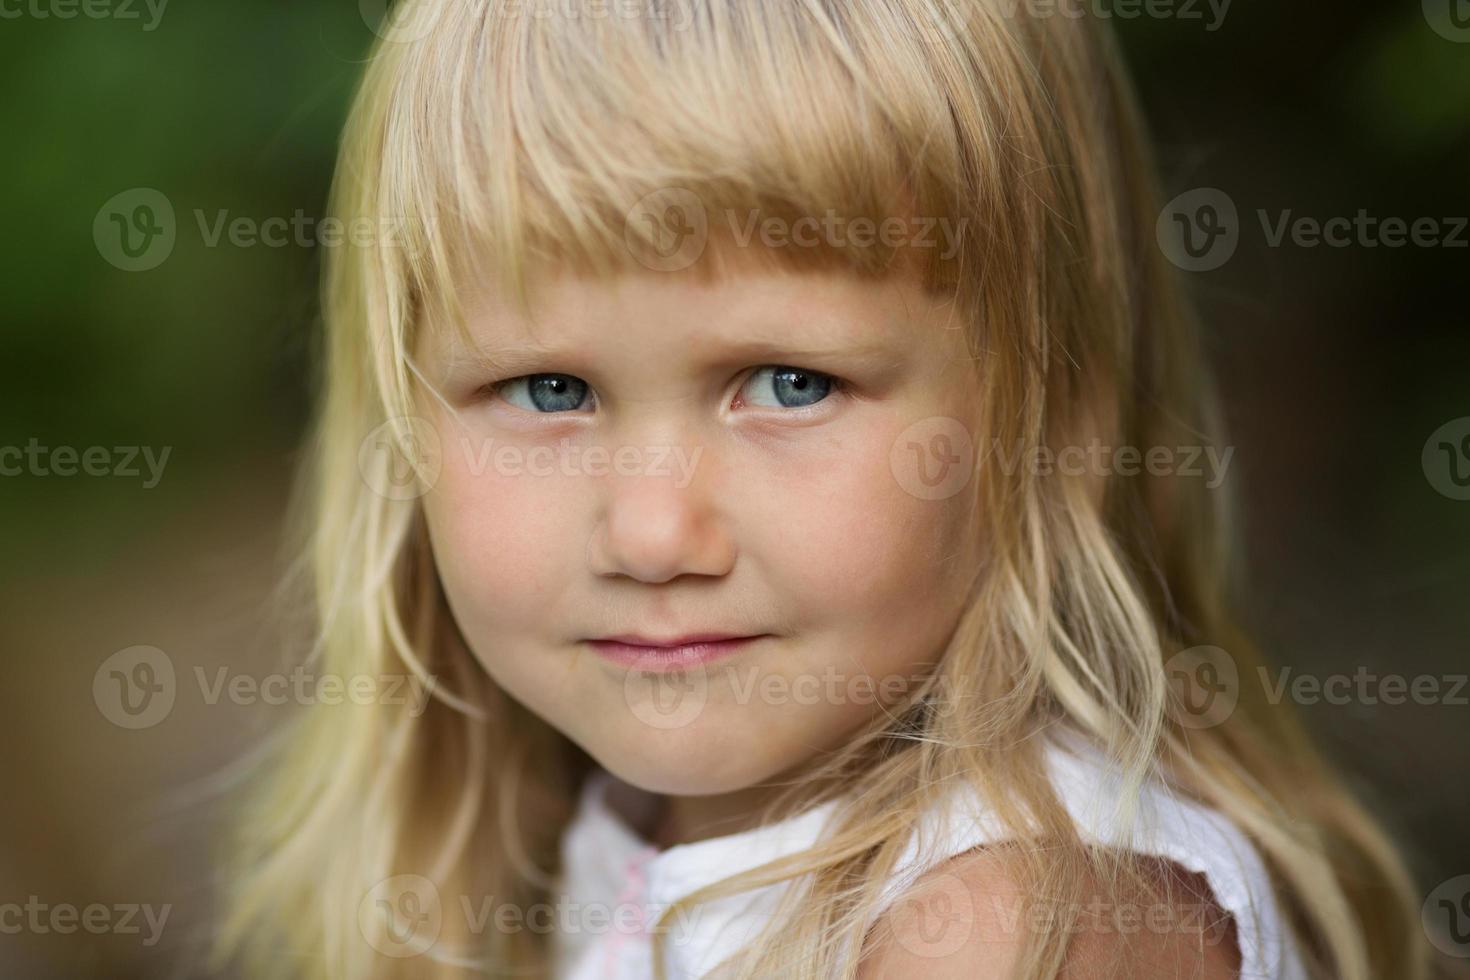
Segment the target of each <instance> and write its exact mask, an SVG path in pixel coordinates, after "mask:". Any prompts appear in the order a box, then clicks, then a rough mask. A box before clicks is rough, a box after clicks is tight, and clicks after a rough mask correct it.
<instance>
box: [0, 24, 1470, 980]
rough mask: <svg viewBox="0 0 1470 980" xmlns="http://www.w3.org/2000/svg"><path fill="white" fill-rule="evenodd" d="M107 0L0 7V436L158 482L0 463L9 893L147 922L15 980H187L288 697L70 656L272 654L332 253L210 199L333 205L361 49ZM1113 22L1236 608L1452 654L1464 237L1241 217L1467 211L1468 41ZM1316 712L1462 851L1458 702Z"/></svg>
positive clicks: (205, 660) (1413, 838)
mask: <svg viewBox="0 0 1470 980" xmlns="http://www.w3.org/2000/svg"><path fill="white" fill-rule="evenodd" d="M1453 2H1458V0H1453ZM121 4H122V0H118V2H117V3H115V4H112V5H111V8H107V7H106V5H105V4H104V5H103V7H104V8H105V9H111V10H113V15H110V16H106V17H88V16H83V15H80V14H79V15H78V16H76V17H73V18H71V19H62V18H61V17H59V16H56V14H57V13H58V12H60V10H62V9H70V8H68V7H66V5H65V0H61V2H56V0H44V2H43V0H25V2H24V3H18V2H15V0H7V2H4V3H0V13H3V17H0V79H3V82H4V84H3V92H4V95H3V96H0V133H3V134H4V135H5V142H6V152H5V154H4V157H3V161H4V162H3V164H0V166H3V167H4V168H5V172H6V177H5V180H4V181H3V183H0V208H3V214H4V216H5V227H6V230H7V234H6V235H4V236H3V238H0V279H3V282H4V305H3V325H4V326H3V339H0V364H3V365H4V369H5V370H4V384H5V395H4V400H5V411H4V415H3V420H4V430H3V433H0V446H25V445H27V444H28V443H29V442H30V441H31V440H33V439H34V440H36V442H38V443H39V444H41V445H43V446H52V447H54V446H63V445H64V446H75V447H78V448H79V449H81V448H85V447H89V446H104V447H115V446H149V447H153V449H154V451H155V453H157V452H159V451H161V448H162V447H170V456H169V458H168V460H167V463H166V467H165V469H164V471H163V475H162V478H161V479H160V480H159V481H158V482H157V485H156V486H152V487H146V486H144V483H145V482H146V480H145V478H144V477H141V476H140V477H133V478H129V477H124V476H104V477H87V476H81V475H78V476H71V477H66V476H59V475H50V476H45V477H41V476H36V475H31V474H27V475H21V476H4V477H0V507H3V511H0V512H3V514H4V516H5V524H4V542H5V547H4V550H3V553H0V576H3V581H4V588H3V591H0V596H3V598H0V602H3V616H0V639H3V643H4V647H3V654H4V657H5V661H6V663H7V664H8V665H9V666H10V668H11V669H10V671H9V672H8V674H7V678H8V683H5V684H0V718H3V724H4V733H5V737H4V739H3V740H0V772H3V773H4V775H5V779H4V783H3V789H4V791H5V797H6V798H5V800H4V802H3V803H0V904H3V903H21V904H23V903H26V902H27V901H28V900H30V899H31V897H32V896H35V897H36V898H37V899H38V900H40V901H42V902H47V903H50V904H52V905H55V904H59V903H72V904H74V905H77V906H79V907H80V906H85V905H87V904H89V903H103V904H107V905H109V906H115V905H118V904H123V903H134V904H143V903H148V904H151V905H153V906H155V907H161V906H164V905H168V906H170V907H171V910H172V911H171V917H170V919H169V920H168V924H167V927H166V928H165V929H164V930H163V933H162V938H161V939H160V941H158V942H156V943H154V944H151V945H150V944H147V943H145V941H144V940H145V939H146V938H147V930H146V928H145V929H144V930H143V933H142V934H141V935H122V934H115V933H114V934H108V935H90V934H87V933H86V932H85V931H80V930H79V931H77V932H75V933H72V934H57V933H56V932H54V931H45V932H42V931H40V930H36V929H22V930H21V931H20V932H19V934H8V933H5V932H0V975H3V976H16V977H22V976H23V977H33V978H45V977H78V976H96V977H159V976H171V975H178V976H188V975H192V974H191V973H189V972H187V971H189V970H191V969H192V967H190V966H186V965H184V964H187V963H189V959H188V957H189V954H190V953H191V952H192V951H194V950H195V949H196V947H197V938H196V937H197V930H198V929H199V928H200V927H201V926H202V924H203V923H205V922H206V921H207V917H208V896H209V891H210V888H211V886H212V881H211V877H210V875H211V871H210V862H209V859H208V855H207V853H206V851H205V846H206V844H207V840H208V834H209V830H210V827H209V825H208V821H206V820H202V819H201V818H200V816H199V814H200V812H201V811H200V809H199V808H198V807H197V806H196V805H195V804H194V803H193V802H192V801H193V800H194V799H195V798H196V797H197V794H198V793H199V792H200V791H201V787H205V786H207V785H208V781H209V780H211V779H217V778H221V777H223V776H225V775H227V774H228V772H229V765H230V762H231V760H233V759H235V758H236V757H237V756H238V754H239V751H240V748H241V746H242V745H243V744H244V743H245V740H246V739H247V737H248V736H249V735H250V733H251V732H252V731H254V730H257V729H258V728H259V727H261V726H268V725H269V723H270V712H271V710H279V709H269V708H264V709H262V708H248V707H242V706H236V705H230V704H229V703H228V702H223V701H222V702H221V703H219V704H217V705H201V704H198V703H194V702H195V701H197V698H196V699H194V700H193V701H188V700H187V699H184V698H181V699H180V703H179V705H178V707H177V708H176V709H175V710H174V711H173V713H172V714H171V715H170V716H169V717H168V718H167V719H166V720H165V721H164V722H162V723H161V724H158V725H156V726H153V727H150V728H146V729H141V730H136V731H131V730H125V729H123V728H120V727H118V726H116V725H114V724H112V723H111V722H109V721H108V720H107V719H106V718H104V717H103V716H102V714H101V713H100V712H99V710H98V708H97V706H96V704H95V703H94V701H93V697H92V694H91V691H92V682H93V677H94V673H95V672H96V671H97V670H98V668H99V666H100V665H101V664H102V663H103V661H105V660H106V659H107V658H108V657H109V656H110V655H112V654H113V653H114V652H116V651H119V650H122V649H124V648H127V647H130V646H133V645H137V644H146V645H150V646H156V647H158V648H160V649H163V650H166V651H168V652H169V654H170V656H171V657H172V658H173V659H174V662H175V663H176V664H178V665H179V668H180V670H181V671H187V672H192V671H193V670H194V669H195V668H196V667H197V668H201V669H204V670H206V671H208V672H210V674H211V676H213V673H212V672H213V671H214V670H215V669H217V668H218V667H219V666H221V665H230V666H231V669H232V670H236V671H239V670H242V669H247V670H248V669H249V665H252V664H273V663H274V658H275V657H276V656H277V652H276V651H274V650H272V649H271V645H270V642H269V630H268V629H266V628H265V627H264V626H263V625H262V623H263V616H264V612H265V607H264V599H265V596H266V594H267V592H268V591H269V588H270V586H271V584H272V582H273V580H274V577H275V572H276V566H275V564H274V562H275V560H276V551H275V549H276V532H277V524H278V521H279V519H280V515H281V512H282V507H283V505H284V502H285V495H286V485H287V479H288V475H289V473H290V469H291V466H292V464H293V462H294V459H295V453H296V446H297V442H298V438H299V435H300V433H301V430H302V425H303V421H304V418H305V413H306V409H307V405H308V378H309V369H308V368H309V351H310V349H311V337H312V331H313V329H314V327H315V317H316V313H317V305H316V277H317V273H318V265H319V255H318V251H319V250H318V249H317V248H315V247H311V246H309V245H308V246H301V245H297V244H295V243H291V244H287V245H284V246H281V247H271V246H268V245H264V244H258V245H256V246H254V247H238V246H233V245H230V244H228V243H227V242H222V243H221V244H219V245H217V246H215V247H210V246H209V245H208V244H207V243H206V240H205V236H203V235H202V234H201V232H200V230H199V228H198V225H197V222H196V218H195V211H196V209H198V210H202V211H203V212H204V213H205V215H206V216H207V220H209V221H210V222H213V221H215V220H216V219H217V218H218V217H219V216H220V212H227V213H228V214H227V218H228V219H233V218H236V217H246V218H250V219H253V220H255V221H262V220H264V219H267V218H272V217H275V218H285V219H290V218H291V217H292V216H293V215H295V214H296V213H297V211H298V210H299V211H301V212H302V213H303V214H304V215H306V216H309V217H311V218H319V217H320V216H322V215H323V212H324V207H325V198H326V190H327V186H328V180H329V177H330V172H331V164H332V159H333V154H334V151H335V144H336V139H337V135H338V132H339V129H340V127H341V124H342V121H343V117H344V113H345V110H346V105H347V100H348V98H349V95H350V92H351V88H352V86H353V84H354V82H355V80H356V78H357V76H358V74H359V72H360V70H361V66H362V60H363V58H364V57H365V55H366V52H367V50H368V47H369V44H370V41H371V39H372V33H371V30H370V28H369V25H368V23H367V19H366V18H365V16H364V14H363V13H362V11H361V10H360V8H359V5H358V4H356V3H353V2H350V0H337V2H331V3H329V2H325V0H296V2H294V3H290V4H281V3H265V2H248V0H234V2H229V3H221V2H216V3H210V4H201V3H194V2H188V0H174V2H173V3H170V4H168V5H167V6H166V7H165V8H164V9H163V11H162V14H161V16H158V17H156V19H155V16H154V14H153V13H152V12H150V10H149V9H148V8H147V7H146V6H144V5H143V4H141V3H136V4H129V5H128V9H129V10H131V12H132V13H134V14H136V16H135V17H132V18H129V17H125V16H123V7H122V6H121ZM366 6H368V7H369V8H371V6H372V5H371V4H366ZM1430 6H1433V4H1431V5H1430ZM37 11H43V12H49V14H50V15H49V16H45V17H42V16H37ZM1441 26H1443V25H1441ZM1117 28H1118V30H1119V33H1120V34H1121V36H1122V37H1123V40H1124V43H1125V47H1126V49H1127V52H1128V55H1129V58H1130V61H1131V63H1132V66H1133V69H1134V72H1135V75H1136V79H1137V83H1138V86H1139V88H1140V90H1141V93H1142V96H1143V100H1144V103H1145V106H1146V109H1147V112H1148V116H1149V118H1150V121H1151V125H1152V126H1153V129H1154V136H1155V139H1156V145H1157V147H1158V151H1159V155H1160V160H1161V163H1162V165H1163V169H1164V176H1165V180H1166V183H1167V186H1168V187H1169V188H1170V193H1171V195H1172V194H1174V193H1179V192H1182V191H1186V190H1189V189H1192V188H1198V187H1215V188H1219V189H1221V190H1223V191H1225V192H1226V193H1227V194H1228V195H1229V196H1230V197H1231V199H1232V200H1233V201H1234V203H1235V204H1236V205H1237V207H1238V208H1239V212H1240V217H1241V222H1242V233H1241V243H1240V247H1239V249H1238V251H1237V253H1236V254H1235V256H1234V257H1233V258H1232V259H1231V260H1230V261H1229V262H1227V263H1226V264H1225V265H1224V266H1223V267H1221V268H1219V269H1216V270H1214V271H1210V272H1203V273H1198V274H1195V275H1193V276H1192V282H1193V285H1194V287H1195V290H1196V293H1197V295H1198V297H1199V300H1200V302H1201V303H1202V305H1203V307H1204V310H1205V313H1206V316H1207V319H1208V322H1209V324H1210V331H1211V332H1210V341H1209V346H1210V350H1211V353H1212V355H1213V357H1214V358H1215V360H1216V363H1217V366H1218V370H1219V373H1220V378H1221V386H1222V389H1223V392H1224V395H1225V398H1226V402H1227V410H1228V418H1229V422H1230V425H1231V428H1232V432H1233V438H1232V442H1233V444H1234V445H1235V446H1236V447H1237V452H1236V455H1235V457H1234V460H1233V462H1232V470H1231V479H1232V480H1233V481H1236V482H1237V483H1238V485H1239V486H1240V488H1241V489H1242V491H1243V498H1244V516H1245V521H1244V525H1243V539H1242V541H1241V542H1240V543H1241V546H1242V548H1243V549H1244V551H1245V554H1246V557H1247V564H1248V567H1249V569H1250V574H1249V576H1248V590H1247V592H1248V594H1247V597H1246V598H1247V601H1248V609H1247V612H1248V614H1249V616H1250V619H1251V622H1252V623H1253V625H1254V626H1255V628H1256V629H1257V630H1258V631H1259V633H1260V634H1261V636H1262V638H1263V640H1264V641H1265V645H1266V647H1267V649H1268V650H1269V651H1270V653H1271V655H1272V656H1273V657H1274V658H1275V659H1276V660H1277V661H1278V662H1279V663H1282V664H1286V665H1291V666H1293V667H1295V668H1296V669H1298V670H1299V671H1307V672H1315V673H1319V674H1321V673H1330V672H1349V673H1350V672H1352V671H1354V670H1356V669H1358V668H1359V667H1360V666H1366V668H1367V669H1368V670H1370V671H1373V672H1376V673H1379V674H1383V673H1399V674H1403V675H1406V676H1408V677H1413V676H1416V675H1421V674H1428V675H1435V676H1438V677H1444V676H1445V675H1454V674H1464V673H1465V672H1467V671H1470V603H1467V601H1466V600H1467V585H1470V501H1464V500H1457V499H1452V498H1451V497H1450V496H1447V495H1445V494H1443V493H1441V492H1439V491H1437V490H1436V489H1435V486H1434V485H1433V483H1432V481H1431V479H1430V478H1429V476H1428V475H1427V474H1426V471H1425V468H1424V466H1423V465H1422V464H1421V450H1422V449H1423V448H1424V445H1425V441H1426V440H1427V439H1428V438H1429V436H1430V434H1431V433H1432V432H1434V431H1435V430H1436V429H1438V428H1439V427H1440V426H1441V425H1443V424H1445V423H1447V422H1450V421H1451V420H1453V419H1458V418H1463V417H1465V416H1470V331H1467V329H1466V328H1467V325H1470V324H1467V313H1466V303H1465V291H1466V288H1467V284H1470V275H1467V273H1470V249H1466V248H1464V247H1461V248H1458V249H1455V248H1446V247H1430V248H1424V247H1415V246H1413V245H1406V246H1404V247H1398V248H1389V247H1385V246H1381V245H1380V246H1379V247H1377V248H1367V247H1362V246H1352V247H1347V248H1333V247H1326V246H1319V247H1316V248H1303V247H1296V246H1293V245H1291V244H1287V245H1285V246H1283V247H1279V248H1273V247H1270V246H1269V244H1268V243H1267V241H1266V239H1265V236H1264V235H1263V234H1262V231H1261V228H1260V226H1259V223H1258V222H1257V220H1256V217H1255V214H1256V211H1257V209H1265V210H1267V211H1268V212H1270V213H1271V214H1272V215H1273V216H1274V215H1277V214H1278V213H1279V212H1281V211H1283V210H1285V209H1290V210H1291V211H1292V213H1293V215H1296V216H1311V217H1315V218H1318V219H1326V218H1330V217H1334V216H1339V215H1342V216H1348V217H1351V216H1353V215H1355V214H1356V213H1357V212H1358V211H1359V209H1366V210H1367V211H1368V212H1369V213H1370V214H1373V215H1376V216H1378V217H1380V218H1383V217H1390V216H1397V217H1401V218H1404V219H1407V220H1409V221H1412V220H1413V219H1415V218H1418V217H1423V216H1428V217H1433V218H1436V219H1447V218H1451V217H1454V216H1465V215H1470V183H1467V180H1466V174H1467V162H1470V155H1467V150H1470V37H1461V38H1459V39H1458V40H1456V39H1452V38H1451V37H1449V36H1446V35H1445V33H1443V32H1441V31H1437V30H1435V29H1434V28H1433V25H1432V23H1431V18H1430V17H1429V16H1427V15H1426V14H1425V12H1424V11H1423V10H1422V9H1421V7H1420V5H1419V4H1417V3H1390V2H1387V0H1383V2H1377V3H1363V4H1359V5H1355V6H1353V7H1352V8H1351V9H1343V8H1340V7H1326V8H1323V7H1320V6H1314V5H1305V4H1303V5H1288V4H1268V3H1244V2H1241V3H1237V4H1235V5H1233V6H1232V7H1230V8H1229V11H1228V15H1227V16H1226V18H1225V19H1224V21H1223V22H1222V23H1221V24H1220V25H1219V26H1218V29H1215V30H1207V29H1206V26H1205V24H1203V23H1201V22H1198V21H1184V20H1178V19H1154V20H1150V19H1147V18H1140V19H1134V20H1118V21H1117ZM134 188H153V189H156V190H158V191H160V192H162V194H163V195H165V196H166V198H167V199H168V200H169V201H170V202H171V204H172V206H173V208H174V211H175V214H176V218H177V229H178V232H177V241H176V244H175V246H174V248H173V251H172V253H171V254H170V255H169V256H168V258H167V259H166V260H165V261H163V262H162V264H160V265H158V266H157V267H156V268H152V269H150V270H148V271H141V272H128V271H123V270H122V269H119V268H117V267H116V266H115V265H113V264H111V263H110V262H109V261H107V260H106V258H105V257H104V255H103V253H102V252H101V251H100V250H99V248H98V246H97V244H96V243H95V241H94V237H93V224H94V220H95V219H97V216H98V213H99V210H100V209H102V208H103V206H104V204H105V203H106V202H108V201H109V200H110V199H112V198H113V197H114V196H115V195H117V194H119V193H122V192H125V191H129V190H130V189H134ZM1444 227H1445V228H1446V229H1448V228H1449V224H1448V223H1447V224H1445V225H1444ZM1462 240H1470V232H1466V233H1462ZM1466 462H1467V464H1470V460H1467V461H1466ZM145 472H146V471H145ZM1462 693H1465V694H1470V691H1466V692H1462ZM1303 710H1304V711H1305V712H1306V714H1307V717H1308V719H1309V722H1310V723H1311V724H1312V726H1313V727H1314V728H1315V729H1316V731H1317V732H1318V733H1319V734H1320V736H1321V738H1322V740H1323V743H1324V745H1325V746H1326V747H1327V748H1328V749H1329V751H1330V752H1331V753H1332V754H1333V756H1334V757H1335V758H1337V759H1338V760H1340V762H1341V763H1342V765H1343V767H1344V770H1345V771H1346V772H1347V774H1348V775H1349V777H1350V778H1351V779H1352V780H1353V782H1354V784H1355V785H1357V786H1358V787H1360V789H1361V791H1362V793H1363V794H1364V795H1365V797H1366V798H1367V799H1369V800H1370V801H1371V802H1372V804H1373V806H1374V807H1375V808H1376V809H1377V810H1378V811H1379V812H1380V813H1381V814H1382V815H1383V816H1384V818H1385V819H1386V820H1387V821H1388V823H1389V825H1390V827H1391V828H1392V829H1393V831H1394V832H1395V833H1396V834H1397V835H1398V837H1399V838H1400V839H1401V840H1402V841H1403V842H1404V843H1405V845H1406V846H1407V847H1409V848H1410V849H1411V855H1412V859H1413V861H1414V863H1415V871H1416V873H1417V875H1418V876H1419V880H1420V882H1421V884H1422V886H1423V891H1424V892H1425V893H1427V892H1428V890H1429V889H1430V888H1432V887H1434V885H1435V884H1437V883H1438V882H1440V881H1442V880H1445V879H1447V878H1451V877H1453V876H1456V875H1459V874H1465V873H1470V841H1467V839H1466V835H1465V832H1464V827H1465V816H1466V813H1467V812H1470V790H1467V786H1470V780H1467V779H1466V773H1467V771H1470V707H1467V706H1464V705H1449V704H1438V705H1414V704H1408V705H1399V706H1392V705H1385V704H1376V705H1374V704H1366V703H1354V704H1350V705H1328V704H1321V705H1317V706H1315V707H1310V706H1309V707H1306V708H1304V709H1303Z"/></svg>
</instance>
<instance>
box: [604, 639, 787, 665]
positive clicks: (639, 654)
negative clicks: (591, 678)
mask: <svg viewBox="0 0 1470 980" xmlns="http://www.w3.org/2000/svg"><path fill="white" fill-rule="evenodd" d="M759 639H761V637H759V636H743V637H740V638H739V639H733V640H718V641H715V642H712V643H690V644H687V645H686V646H678V647H643V646H635V645H634V644H631V643H618V642H615V641H613V640H588V641H587V645H588V646H590V647H591V648H592V649H593V650H595V651H596V652H597V654H598V656H600V657H603V658H604V659H606V660H611V661H612V662H613V663H615V664H619V665H621V666H623V667H631V668H635V669H637V670H643V671H649V672H653V673H657V672H662V671H669V670H681V669H683V668H686V667H695V666H698V665H700V664H707V663H710V662H712V661H715V660H723V659H724V658H725V657H730V656H734V655H735V654H737V653H739V652H741V651H742V650H744V649H745V648H746V647H748V646H750V644H752V643H754V642H755V641H756V640H759Z"/></svg>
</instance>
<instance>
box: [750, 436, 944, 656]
mask: <svg viewBox="0 0 1470 980" xmlns="http://www.w3.org/2000/svg"><path fill="white" fill-rule="evenodd" d="M888 428H889V427H883V428H881V429H875V430H874V432H873V433H872V434H871V435H870V436H864V437H863V438H861V439H853V440H843V441H842V442H841V443H840V444H839V445H837V446H835V447H834V448H836V449H837V450H838V451H836V452H833V453H832V454H830V455H829V456H826V457H825V458H823V459H821V460H819V461H818V460H814V461H812V462H811V463H810V464H808V465H804V466H802V467H801V468H800V469H799V470H795V471H791V470H788V471H787V473H786V476H784V477H775V476H772V477H770V478H769V479H767V480H766V481H765V482H764V485H763V488H762V489H763V492H762V493H761V494H760V499H761V501H762V503H761V505H760V511H759V515H760V516H759V521H758V524H759V527H760V528H761V530H759V531H758V532H754V533H758V534H759V536H760V539H761V541H762V544H761V545H760V549H759V550H760V553H761V554H762V555H763V556H764V557H763V559H762V563H763V565H764V566H765V567H766V571H767V574H768V575H769V576H770V578H771V581H772V582H773V583H775V584H778V585H779V587H780V588H781V589H782V591H783V592H784V593H786V594H787V595H789V596H790V597H791V600H792V602H791V608H793V610H795V611H796V612H797V613H798V614H799V615H800V616H801V618H802V620H803V621H805V622H809V623H810V624H811V625H813V626H816V625H818V624H820V627H821V628H822V629H824V630H827V631H831V632H833V633H834V634H835V633H841V634H842V635H843V637H844V642H845V643H846V644H847V647H848V649H851V650H853V651H855V652H856V651H863V653H864V659H865V660H866V661H870V662H871V661H872V660H873V659H874V658H877V657H890V658H892V659H893V660H895V661H896V662H903V661H905V660H907V659H909V658H910V657H911V656H919V657H920V659H922V658H923V657H925V656H928V655H929V654H930V653H932V652H933V651H932V650H931V649H928V648H927V647H928V645H929V644H930V643H931V642H932V641H933V640H934V638H935V637H942V636H943V634H944V633H945V631H946V629H947V627H948V625H949V620H950V619H952V618H953V614H954V613H956V612H957V609H955V608H952V607H953V606H954V605H955V601H956V594H955V589H954V588H953V586H955V585H956V584H957V583H958V581H959V579H960V578H961V576H962V573H963V572H964V571H966V570H967V564H966V561H967V559H966V558H965V556H964V555H962V554H960V553H959V551H960V546H961V529H960V522H959V519H958V518H959V514H960V509H961V507H962V506H963V501H964V500H965V497H964V494H963V493H957V494H955V495H954V496H953V497H950V498H946V499H942V500H925V499H921V498H919V497H916V496H914V495H912V494H910V493H907V492H906V491H905V490H904V489H903V487H902V486H901V485H900V484H899V482H898V480H897V479H896V478H895V476H894V474H893V472H892V469H891V466H890V461H889V449H890V447H891V445H892V443H893V439H895V438H897V436H898V435H899V433H900V432H901V431H902V428H903V427H902V426H899V427H897V428H894V429H893V431H892V432H891V433H890V432H889V431H888ZM743 530H745V531H746V532H750V531H751V529H750V528H748V527H747V528H745V529H743Z"/></svg>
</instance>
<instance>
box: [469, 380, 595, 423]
mask: <svg viewBox="0 0 1470 980" xmlns="http://www.w3.org/2000/svg"><path fill="white" fill-rule="evenodd" d="M489 387H490V390H491V391H493V392H494V393H495V394H497V395H499V396H500V397H501V398H503V399H505V400H506V401H508V402H510V403H511V404H512V405H514V406H515V407H517V408H520V409H524V410H525V411H527V412H535V413H537V414H539V415H547V414H552V413H558V412H572V411H576V410H577V409H578V408H581V407H582V404H583V402H586V401H589V400H590V399H591V396H592V389H591V388H590V387H588V385H587V382H585V381H583V380H582V379H581V378H578V377H575V376H573V375H570V374H525V375H522V376H520V377H519V378H509V379H507V380H505V381H497V382H495V383H494V384H492V385H490V386H489Z"/></svg>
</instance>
